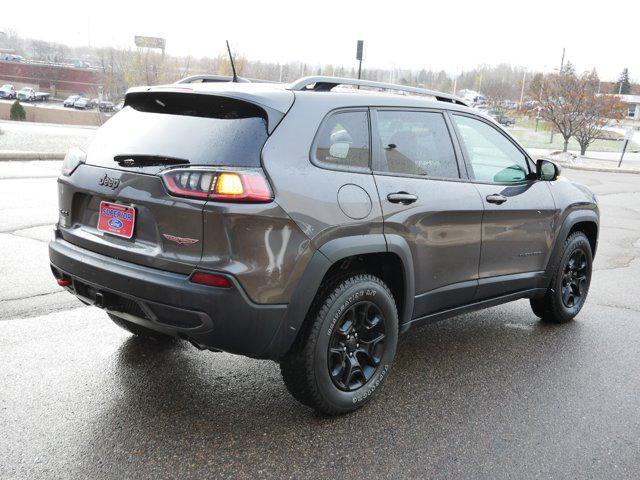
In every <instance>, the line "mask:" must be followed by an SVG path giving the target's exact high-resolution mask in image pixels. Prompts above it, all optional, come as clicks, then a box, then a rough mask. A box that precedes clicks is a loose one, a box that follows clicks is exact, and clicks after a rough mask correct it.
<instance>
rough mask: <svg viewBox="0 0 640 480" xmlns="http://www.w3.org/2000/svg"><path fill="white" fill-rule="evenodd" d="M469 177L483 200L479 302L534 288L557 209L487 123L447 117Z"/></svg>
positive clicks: (520, 154) (518, 152)
mask: <svg viewBox="0 0 640 480" xmlns="http://www.w3.org/2000/svg"><path fill="white" fill-rule="evenodd" d="M451 118H452V121H453V124H454V125H455V127H456V131H457V134H458V136H459V138H460V141H461V144H462V148H463V152H464V155H465V159H466V162H467V168H468V170H469V176H470V177H471V178H472V180H473V182H474V185H475V187H476V188H477V190H478V192H479V193H480V195H481V197H482V201H483V203H484V209H485V213H484V217H483V221H482V254H481V260H480V280H479V288H478V298H489V297H494V296H498V295H502V294H505V293H510V292H513V291H517V290H524V289H527V288H534V287H536V286H537V281H538V280H539V279H540V277H541V275H542V273H543V270H544V268H545V265H546V261H547V258H548V256H549V252H550V248H551V246H552V244H553V233H552V232H553V231H554V228H553V224H554V218H555V214H556V208H555V203H554V201H553V197H552V195H551V192H550V190H549V186H548V182H542V181H539V180H536V179H535V178H534V175H533V174H532V170H533V165H532V162H531V161H530V160H529V158H528V156H527V155H526V153H525V152H524V151H523V150H522V149H520V147H518V146H517V145H516V144H515V143H514V142H513V141H512V140H511V139H510V138H508V137H507V136H506V135H505V134H504V133H503V132H502V131H500V129H498V128H497V127H496V126H495V125H493V124H492V123H491V122H489V121H487V120H485V119H482V118H480V117H476V116H474V115H468V114H462V113H460V114H458V113H455V114H453V113H452V114H451Z"/></svg>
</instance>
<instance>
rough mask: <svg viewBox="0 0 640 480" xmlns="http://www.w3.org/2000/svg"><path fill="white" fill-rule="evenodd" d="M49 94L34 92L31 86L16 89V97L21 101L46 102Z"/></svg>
mask: <svg viewBox="0 0 640 480" xmlns="http://www.w3.org/2000/svg"><path fill="white" fill-rule="evenodd" d="M49 97H50V94H48V93H45V92H36V91H35V90H34V89H33V88H31V87H24V88H21V89H20V90H19V91H18V94H17V98H18V100H20V101H23V102H46V101H47V100H48V99H49Z"/></svg>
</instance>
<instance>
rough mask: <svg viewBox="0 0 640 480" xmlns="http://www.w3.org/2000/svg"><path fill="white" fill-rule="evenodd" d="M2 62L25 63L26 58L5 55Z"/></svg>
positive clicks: (9, 54)
mask: <svg viewBox="0 0 640 480" xmlns="http://www.w3.org/2000/svg"><path fill="white" fill-rule="evenodd" d="M0 60H5V61H7V62H24V57H23V56H22V55H14V54H13V53H5V54H3V55H1V56H0Z"/></svg>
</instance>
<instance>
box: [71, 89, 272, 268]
mask: <svg viewBox="0 0 640 480" xmlns="http://www.w3.org/2000/svg"><path fill="white" fill-rule="evenodd" d="M267 136H268V133H267V116H266V114H265V112H264V111H263V110H262V109H261V108H259V107H257V106H256V105H253V104H251V103H248V102H244V101H240V100H235V99H231V98H226V97H218V96H213V95H197V94H187V93H169V92H144V93H137V94H135V95H133V96H127V106H126V107H125V108H124V109H123V110H122V111H121V112H119V113H118V114H116V115H115V116H114V117H113V118H112V119H110V120H109V121H108V122H107V123H106V124H105V125H104V126H103V127H101V128H100V129H99V130H98V132H97V133H96V135H95V137H94V139H93V140H92V142H91V143H90V145H89V146H88V148H86V163H85V164H81V165H80V166H79V167H78V168H77V169H76V171H74V172H73V173H72V174H71V175H70V176H68V177H64V176H62V177H61V178H60V180H59V184H60V189H59V195H60V198H59V200H60V210H61V215H60V230H61V233H62V235H63V238H64V239H65V240H67V241H69V242H71V243H74V244H76V245H79V246H81V247H83V248H86V249H89V250H92V251H95V252H98V253H102V254H105V255H108V256H111V257H115V258H119V259H122V260H125V261H130V262H133V263H138V264H142V265H147V266H151V267H155V268H160V269H163V270H169V271H174V272H179V273H189V272H191V271H192V270H193V267H194V266H195V265H197V264H198V262H199V261H200V258H201V255H202V241H203V208H204V207H205V204H206V203H207V198H206V197H207V189H208V188H209V184H210V180H211V175H210V174H209V176H207V175H206V174H203V171H202V170H198V168H203V167H211V166H216V167H217V166H224V167H229V168H237V167H240V168H259V166H260V151H261V149H262V146H263V145H264V142H265V141H266V139H267ZM176 167H180V168H186V169H187V170H186V171H185V172H184V173H181V174H180V175H178V176H177V177H175V178H174V180H173V181H174V185H173V186H174V191H173V193H170V191H169V189H168V187H167V184H166V183H165V181H163V177H162V176H161V175H160V174H161V173H162V172H166V171H167V170H171V169H174V168H176ZM207 181H209V184H207V185H205V183H206V182H207ZM176 192H177V193H176ZM194 192H195V193H196V194H202V196H201V197H200V198H199V197H198V196H197V195H193V193H194ZM104 202H109V203H110V204H115V205H116V207H113V205H109V203H104ZM127 207H130V208H127ZM114 209H115V210H118V209H124V210H122V212H124V213H127V212H131V213H132V214H133V215H134V216H135V219H134V223H135V224H134V225H133V231H132V232H130V233H132V235H131V237H130V238H127V235H124V236H119V235H117V234H116V233H114V232H110V231H105V228H104V227H105V226H106V225H107V224H108V221H109V220H110V219H111V217H110V218H109V219H105V218H103V219H102V220H103V221H102V224H101V222H100V217H101V215H103V214H105V212H106V213H107V214H109V212H110V213H111V215H112V216H113V210H114ZM120 220H123V218H122V217H119V218H117V219H116V220H115V221H112V222H111V224H112V225H115V226H116V227H118V226H120V223H119V221H120ZM125 233H129V232H125ZM220 234H221V235H222V234H223V232H220Z"/></svg>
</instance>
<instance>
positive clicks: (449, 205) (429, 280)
mask: <svg viewBox="0 0 640 480" xmlns="http://www.w3.org/2000/svg"><path fill="white" fill-rule="evenodd" d="M372 127H373V128H372V130H373V144H374V147H375V146H377V149H376V148H374V176H375V181H376V185H377V187H378V193H379V195H380V201H381V205H382V213H383V216H384V233H385V236H387V238H389V237H390V236H392V235H398V236H401V237H402V238H404V240H405V241H406V242H407V244H408V245H409V248H410V250H411V254H412V256H413V266H414V274H415V289H416V291H415V302H414V311H413V318H419V317H422V316H425V315H427V314H429V313H433V312H436V311H440V310H445V309H447V308H451V307H455V306H457V305H462V304H465V303H468V302H469V301H471V300H472V299H473V297H474V295H475V291H476V288H477V285H478V281H477V279H478V262H479V259H480V235H481V230H480V229H481V220H482V210H483V207H482V200H481V199H480V196H479V195H478V192H477V190H476V188H475V187H474V185H473V184H471V183H468V182H467V180H466V178H465V176H466V173H463V174H462V175H461V169H460V168H459V163H458V161H457V157H459V156H460V152H459V151H456V150H457V149H456V148H455V147H454V142H453V141H452V132H451V128H452V127H451V126H450V124H449V123H448V120H447V119H446V117H445V115H444V114H443V113H442V112H440V111H437V110H433V111H427V110H397V109H378V110H377V111H376V112H374V114H373V115H372ZM460 166H462V167H463V164H462V162H460ZM462 172H465V171H464V169H462Z"/></svg>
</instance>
